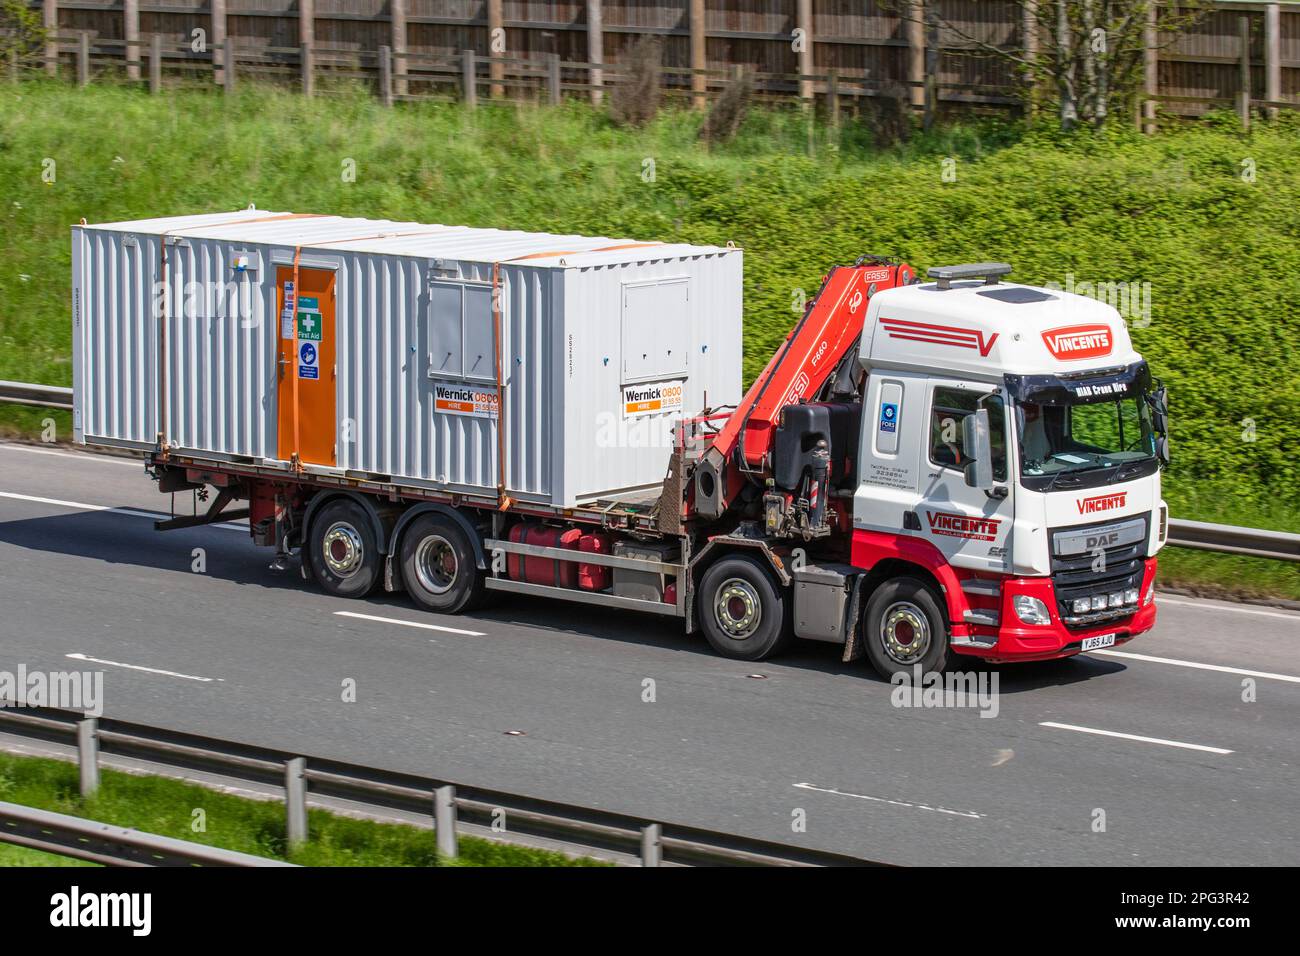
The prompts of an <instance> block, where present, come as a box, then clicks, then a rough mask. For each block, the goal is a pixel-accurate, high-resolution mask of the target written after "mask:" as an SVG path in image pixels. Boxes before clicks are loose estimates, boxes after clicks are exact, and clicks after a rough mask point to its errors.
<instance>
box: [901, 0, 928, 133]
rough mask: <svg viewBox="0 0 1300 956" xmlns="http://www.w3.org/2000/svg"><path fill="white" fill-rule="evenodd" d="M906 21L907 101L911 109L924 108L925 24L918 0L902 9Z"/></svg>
mask: <svg viewBox="0 0 1300 956" xmlns="http://www.w3.org/2000/svg"><path fill="white" fill-rule="evenodd" d="M904 9H905V11H906V16H907V20H905V21H904V22H903V30H904V32H905V33H906V35H907V99H908V102H909V103H911V104H912V108H913V109H918V108H924V107H925V91H926V85H925V29H926V27H925V23H923V22H922V20H921V16H922V13H923V10H922V6H921V2H920V0H911V2H910V3H908V5H907V6H906V7H905V8H904Z"/></svg>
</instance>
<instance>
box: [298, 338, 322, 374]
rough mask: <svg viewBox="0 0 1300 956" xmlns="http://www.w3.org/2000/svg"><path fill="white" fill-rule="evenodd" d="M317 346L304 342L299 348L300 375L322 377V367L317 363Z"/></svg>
mask: <svg viewBox="0 0 1300 956" xmlns="http://www.w3.org/2000/svg"><path fill="white" fill-rule="evenodd" d="M317 358H318V356H317V354H316V346H314V345H312V344H311V343H310V342H303V343H302V345H301V346H300V347H299V349H298V377H299V378H320V369H319V368H318V367H317V365H316V359H317Z"/></svg>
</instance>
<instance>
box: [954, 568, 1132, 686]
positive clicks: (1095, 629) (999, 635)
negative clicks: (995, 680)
mask: <svg viewBox="0 0 1300 956" xmlns="http://www.w3.org/2000/svg"><path fill="white" fill-rule="evenodd" d="M1145 565H1146V567H1145V570H1144V571H1143V574H1142V587H1141V594H1142V595H1143V596H1145V595H1146V594H1147V591H1148V589H1150V588H1151V587H1153V586H1154V583H1155V578H1156V559H1155V558H1147V559H1146V560H1145ZM1017 594H1028V595H1030V596H1032V597H1036V598H1038V599H1039V600H1040V601H1042V602H1043V603H1044V604H1046V605H1047V607H1048V609H1049V610H1050V612H1051V618H1052V620H1051V623H1050V624H1037V625H1035V624H1023V623H1021V621H1020V618H1019V617H1017V616H1016V612H1015V608H1014V607H1013V606H1012V598H1013V597H1014V596H1015V595H1017ZM999 620H1000V621H1001V622H1002V623H1001V624H1000V625H999V626H997V627H991V626H984V625H973V624H962V625H953V635H952V649H953V651H954V652H956V653H958V654H967V655H970V656H972V657H979V658H982V659H983V660H986V661H989V662H992V663H1003V662H1013V661H1047V660H1054V659H1056V658H1059V657H1070V656H1072V655H1074V654H1078V653H1079V652H1080V651H1081V650H1082V648H1083V641H1084V639H1085V638H1089V637H1096V636H1098V635H1101V634H1114V635H1115V646H1116V647H1118V646H1119V645H1121V644H1127V643H1128V642H1129V641H1131V640H1133V638H1135V637H1137V636H1138V635H1139V634H1144V633H1146V632H1147V631H1149V630H1151V628H1153V627H1154V626H1155V623H1156V603H1155V601H1154V600H1152V602H1151V603H1150V604H1146V605H1143V604H1142V603H1141V599H1139V604H1138V609H1137V611H1135V612H1134V613H1133V614H1130V615H1128V616H1127V617H1119V618H1115V619H1114V620H1110V621H1102V622H1098V623H1096V624H1093V625H1090V626H1088V627H1066V625H1065V622H1064V621H1062V620H1061V617H1060V613H1059V610H1058V608H1057V603H1056V594H1055V592H1054V590H1053V587H1052V579H1051V578H1005V579H1004V580H1003V582H1002V594H1001V598H1000V608H999Z"/></svg>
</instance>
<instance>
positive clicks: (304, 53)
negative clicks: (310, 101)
mask: <svg viewBox="0 0 1300 956" xmlns="http://www.w3.org/2000/svg"><path fill="white" fill-rule="evenodd" d="M298 61H299V65H300V66H301V67H302V95H303V96H311V95H312V94H313V93H315V92H316V54H315V52H314V51H313V50H312V45H311V44H310V43H304V44H303V45H302V46H301V47H299V48H298Z"/></svg>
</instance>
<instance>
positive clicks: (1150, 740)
mask: <svg viewBox="0 0 1300 956" xmlns="http://www.w3.org/2000/svg"><path fill="white" fill-rule="evenodd" d="M1038 726H1040V727H1055V728H1056V729H1057V730H1077V731H1078V732H1079V733H1081V734H1097V735H1098V736H1100V737H1118V738H1119V739H1121V740H1136V741H1138V742H1139V743H1144V744H1160V745H1161V746H1162V747H1181V748H1182V749H1183V750H1203V751H1205V752H1206V753H1211V754H1230V753H1232V751H1231V750H1224V749H1223V748H1222V747H1207V746H1205V744H1189V743H1184V742H1183V741H1181V740H1165V739H1164V738H1163V737H1140V736H1138V735H1137V734H1121V733H1120V732H1119V731H1117V730H1099V729H1097V728H1096V727H1079V726H1076V725H1075V724H1058V723H1056V721H1054V720H1041V721H1039V722H1038Z"/></svg>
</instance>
